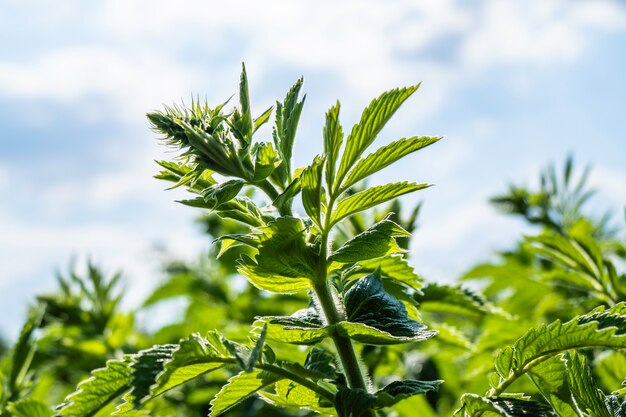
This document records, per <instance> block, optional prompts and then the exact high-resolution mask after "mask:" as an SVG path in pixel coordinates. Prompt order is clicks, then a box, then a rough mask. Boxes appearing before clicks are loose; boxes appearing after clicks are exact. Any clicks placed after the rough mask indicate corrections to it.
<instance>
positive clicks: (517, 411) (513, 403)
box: [461, 394, 557, 417]
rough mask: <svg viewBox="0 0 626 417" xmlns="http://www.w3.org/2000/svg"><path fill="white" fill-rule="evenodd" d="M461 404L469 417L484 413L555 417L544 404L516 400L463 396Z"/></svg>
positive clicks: (506, 416)
mask: <svg viewBox="0 0 626 417" xmlns="http://www.w3.org/2000/svg"><path fill="white" fill-rule="evenodd" d="M461 403H462V404H463V410H464V411H465V414H466V415H467V416H469V417H474V416H476V417H478V416H482V415H483V413H485V412H491V413H495V414H497V415H499V416H502V417H525V416H533V417H557V415H556V414H555V413H554V411H552V409H551V408H550V407H549V406H547V405H545V404H541V403H538V402H536V401H527V400H520V399H516V398H499V397H480V396H478V395H474V394H464V395H463V396H462V397H461Z"/></svg>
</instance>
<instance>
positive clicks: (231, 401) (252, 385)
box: [209, 370, 282, 417]
mask: <svg viewBox="0 0 626 417" xmlns="http://www.w3.org/2000/svg"><path fill="white" fill-rule="evenodd" d="M280 379H282V377H280V376H277V375H275V374H273V373H270V372H267V371H262V370H254V371H252V372H245V371H242V372H240V373H239V374H237V375H235V376H234V377H232V378H230V379H229V380H228V383H227V384H226V385H224V386H223V387H222V389H221V390H220V392H218V393H217V395H216V396H215V398H213V400H212V401H211V413H210V414H209V416H211V417H214V416H218V415H220V414H222V413H223V412H225V411H227V410H229V409H230V408H232V407H233V406H235V405H237V404H238V403H239V402H241V401H243V400H245V399H246V398H248V397H249V396H250V395H252V394H254V393H255V392H257V391H259V390H260V389H263V388H265V387H267V386H269V385H271V384H273V383H275V382H276V381H278V380H280Z"/></svg>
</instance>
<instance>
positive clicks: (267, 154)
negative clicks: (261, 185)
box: [252, 142, 280, 181]
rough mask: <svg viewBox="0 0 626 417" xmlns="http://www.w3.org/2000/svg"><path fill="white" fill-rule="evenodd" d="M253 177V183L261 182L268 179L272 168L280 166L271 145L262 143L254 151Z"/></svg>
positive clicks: (276, 154)
mask: <svg viewBox="0 0 626 417" xmlns="http://www.w3.org/2000/svg"><path fill="white" fill-rule="evenodd" d="M254 154H255V159H254V176H253V178H252V179H253V181H261V180H264V179H265V178H267V177H269V176H270V175H271V174H272V172H273V171H274V168H276V167H277V166H278V165H279V164H280V158H279V157H278V153H277V152H276V150H275V149H274V147H273V146H272V144H271V143H267V142H262V143H259V144H258V145H257V147H256V148H255V150H254Z"/></svg>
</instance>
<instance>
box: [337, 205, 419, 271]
mask: <svg viewBox="0 0 626 417" xmlns="http://www.w3.org/2000/svg"><path fill="white" fill-rule="evenodd" d="M405 236H410V234H409V232H407V231H406V230H404V229H403V228H402V227H401V226H399V225H398V224H396V223H394V222H392V221H391V220H389V216H387V217H385V218H384V219H383V220H381V221H379V222H378V223H375V224H374V225H372V226H371V227H370V228H368V229H367V230H366V231H364V232H362V233H359V234H358V235H356V236H355V237H353V238H352V239H350V240H349V241H347V242H346V243H345V244H344V245H343V246H342V247H340V248H339V249H337V250H336V251H335V252H333V253H332V255H331V256H330V257H329V260H331V261H334V262H341V263H355V262H359V261H363V260H368V259H373V258H380V257H382V256H385V255H390V254H394V253H403V252H404V251H403V250H402V249H400V247H399V246H398V244H397V243H396V241H395V239H394V238H396V237H405Z"/></svg>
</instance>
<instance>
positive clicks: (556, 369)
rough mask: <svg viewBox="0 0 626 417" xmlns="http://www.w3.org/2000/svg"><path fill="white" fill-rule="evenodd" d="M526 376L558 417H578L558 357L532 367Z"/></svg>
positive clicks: (562, 364)
mask: <svg viewBox="0 0 626 417" xmlns="http://www.w3.org/2000/svg"><path fill="white" fill-rule="evenodd" d="M528 375H529V376H530V378H531V380H532V381H533V382H534V383H535V385H536V386H537V388H539V392H540V393H541V394H542V395H543V396H544V398H545V399H547V400H548V402H549V403H550V404H551V405H552V408H553V409H554V411H556V413H557V414H558V415H559V417H580V416H579V415H578V413H577V412H576V411H575V406H574V403H573V400H572V393H571V391H570V389H569V385H568V383H567V374H566V371H565V363H564V362H563V360H562V358H561V356H560V355H557V356H555V357H552V358H550V359H548V360H546V361H543V362H542V363H540V364H539V365H537V366H535V367H533V369H532V370H531V371H530V372H529V374H528Z"/></svg>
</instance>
